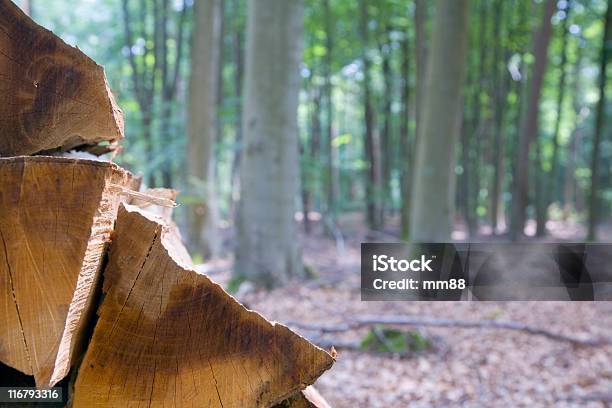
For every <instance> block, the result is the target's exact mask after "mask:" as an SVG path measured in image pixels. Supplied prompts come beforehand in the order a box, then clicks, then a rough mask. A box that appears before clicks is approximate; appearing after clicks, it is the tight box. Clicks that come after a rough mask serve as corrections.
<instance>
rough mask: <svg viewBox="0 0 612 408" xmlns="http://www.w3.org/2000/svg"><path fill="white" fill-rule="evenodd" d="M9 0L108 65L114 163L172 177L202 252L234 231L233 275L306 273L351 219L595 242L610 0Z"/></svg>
mask: <svg viewBox="0 0 612 408" xmlns="http://www.w3.org/2000/svg"><path fill="white" fill-rule="evenodd" d="M194 3H195V4H194ZM21 6H22V7H23V8H24V9H26V10H27V11H28V12H29V14H30V15H31V16H32V17H33V18H34V19H35V20H36V21H38V22H39V23H41V24H42V25H44V26H45V27H47V28H49V29H51V30H52V31H54V32H55V33H57V34H58V35H60V36H61V37H62V38H63V39H64V40H65V41H67V42H68V43H70V44H74V45H77V46H78V47H79V48H81V49H82V50H84V51H85V52H86V53H87V54H89V55H91V56H92V58H94V59H95V60H96V61H97V62H98V63H100V64H102V65H104V66H105V69H106V73H107V75H108V77H109V82H110V85H111V88H112V89H113V91H114V92H115V94H116V95H117V96H118V101H119V105H120V106H121V107H122V109H123V110H124V111H125V114H126V140H125V143H124V145H125V148H124V150H123V151H122V152H121V153H120V154H119V155H118V156H117V157H116V159H115V160H116V161H118V162H119V163H121V164H123V165H125V166H127V167H128V168H130V169H132V170H133V171H135V172H141V173H142V174H143V175H144V180H145V182H146V184H147V185H149V186H152V187H158V186H168V187H173V188H176V189H178V190H180V192H181V194H180V196H179V201H180V202H181V203H182V204H183V205H182V206H181V207H180V208H179V210H178V211H177V214H178V216H177V218H178V219H177V222H179V224H182V225H184V226H185V227H186V230H188V231H189V236H188V237H186V238H188V241H189V245H190V247H191V249H192V252H193V253H194V256H195V257H196V258H198V259H208V258H210V257H211V256H214V255H216V254H219V251H220V249H221V246H220V244H222V242H221V241H223V239H221V238H220V237H221V236H223V237H225V236H227V234H225V235H223V234H221V233H220V231H228V230H231V231H233V232H231V233H230V238H228V240H230V241H231V245H229V247H230V248H235V259H236V264H235V265H236V266H235V271H236V275H237V276H248V277H252V278H261V279H262V280H263V281H264V283H266V284H274V283H276V282H283V281H284V280H286V279H285V278H288V277H290V276H292V275H300V274H301V273H302V272H301V271H302V270H303V268H302V267H301V260H300V250H299V247H298V241H299V240H298V239H297V238H296V237H297V236H298V235H299V234H300V230H303V231H304V233H305V236H308V234H312V233H318V234H323V235H325V236H328V237H331V238H332V239H333V240H335V241H336V243H337V244H338V243H339V242H340V243H341V241H342V240H343V237H344V235H345V233H346V231H343V229H342V228H341V224H342V223H341V220H342V219H343V217H352V218H351V219H358V217H354V215H355V214H362V215H363V218H362V219H363V222H364V223H365V225H366V226H367V228H368V229H369V230H370V231H371V232H372V234H376V233H377V232H380V233H381V234H385V236H386V237H387V240H390V239H391V238H390V237H394V239H396V240H397V239H403V240H416V241H449V240H453V239H458V240H466V239H474V240H487V239H534V238H533V237H548V238H546V239H567V240H583V239H589V240H597V239H600V240H601V239H606V232H605V231H607V230H608V229H609V227H608V225H609V223H610V221H611V220H610V212H611V211H610V210H611V209H612V185H611V180H610V168H611V166H612V140H611V138H610V132H611V131H612V129H610V127H609V126H608V125H609V121H608V120H607V119H608V118H609V117H610V116H611V115H612V113H611V110H612V106H610V103H606V101H607V99H609V97H608V98H606V96H607V95H606V93H608V94H609V88H610V84H609V81H606V79H607V77H608V75H609V74H608V73H609V71H610V68H609V67H608V65H609V64H608V63H609V62H610V58H611V55H612V26H611V25H612V22H611V20H612V7H611V4H610V1H605V0H559V1H556V0H538V1H536V0H472V1H470V2H468V1H467V0H457V1H444V0H439V1H435V2H429V1H424V0H410V1H407V0H406V1H403V0H359V1H357V0H319V1H312V0H305V1H304V2H302V1H301V0H300V1H299V0H292V1H287V2H284V1H283V2H281V1H278V0H250V1H248V2H247V1H245V0H196V1H195V2H194V1H193V0H81V1H77V2H67V1H63V0H44V1H42V0H29V1H22V2H21ZM607 88H608V89H607ZM606 91H608V92H606ZM296 221H297V222H296ZM359 222H361V221H359ZM234 227H235V228H234ZM606 228H608V229H606ZM313 231H315V232H313ZM602 231H603V232H602ZM231 251H232V250H231V249H230V250H229V251H227V250H226V251H225V252H231ZM271 278H272V281H271V280H270V279H271Z"/></svg>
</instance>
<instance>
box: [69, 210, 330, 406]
mask: <svg viewBox="0 0 612 408" xmlns="http://www.w3.org/2000/svg"><path fill="white" fill-rule="evenodd" d="M171 230H172V227H169V226H167V225H164V223H163V220H162V219H161V218H159V217H156V216H155V215H152V214H150V213H147V212H146V211H144V210H142V209H139V208H137V207H135V206H130V205H123V204H122V205H121V207H120V209H119V215H118V218H117V224H116V228H115V232H114V233H113V242H112V244H111V247H110V252H109V259H108V264H107V266H106V269H105V271H104V284H103V293H104V300H103V302H102V304H101V306H100V309H99V312H98V314H99V319H98V322H97V324H96V327H95V329H94V333H93V336H92V339H91V342H90V343H89V345H88V348H87V352H86V354H85V357H84V359H83V362H82V364H81V366H80V368H79V371H78V374H77V380H76V383H75V389H74V399H73V407H75V408H82V407H87V408H90V407H124V406H134V407H136V406H143V407H144V406H164V407H220V408H221V407H223V408H250V407H269V406H272V405H274V404H277V403H279V402H281V401H283V400H284V399H286V398H288V397H289V396H290V395H293V394H295V393H296V392H298V391H299V390H301V389H303V388H305V387H306V386H307V385H308V384H312V383H313V382H314V381H315V379H316V378H317V377H318V376H319V375H320V374H321V373H323V372H324V371H325V370H327V369H328V368H330V367H331V365H332V363H333V359H332V357H331V356H330V355H329V354H328V353H327V352H325V351H324V350H322V349H320V348H318V347H316V346H314V345H312V344H311V343H309V342H308V341H307V340H305V339H304V338H302V337H300V336H298V335H296V334H295V333H293V332H292V331H291V330H289V329H288V328H287V327H285V326H283V325H280V324H275V323H270V322H269V321H267V320H266V319H264V318H263V317H262V316H261V315H259V314H257V313H255V312H253V311H249V310H247V309H245V308H244V307H243V306H242V305H241V304H240V303H238V302H237V301H236V300H235V299H234V298H232V297H231V296H229V295H228V294H227V293H226V292H225V291H224V290H223V289H222V288H221V287H220V286H219V285H217V284H216V283H214V282H212V281H211V280H210V279H209V278H208V277H206V276H205V275H201V274H199V273H197V272H195V271H194V269H193V265H192V264H191V261H190V259H189V256H188V255H187V252H186V251H185V248H184V246H183V245H182V244H181V243H180V241H179V239H178V234H176V233H173V232H172V231H171Z"/></svg>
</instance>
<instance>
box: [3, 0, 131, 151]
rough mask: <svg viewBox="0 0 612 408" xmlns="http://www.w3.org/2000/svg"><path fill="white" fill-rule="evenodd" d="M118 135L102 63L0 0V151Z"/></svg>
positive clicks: (119, 118)
mask: <svg viewBox="0 0 612 408" xmlns="http://www.w3.org/2000/svg"><path fill="white" fill-rule="evenodd" d="M122 138H123V113H122V112H121V110H120V109H119V108H118V106H117V104H116V103H115V100H114V98H113V95H112V94H111V92H110V90H109V88H108V84H107V82H106V77H105V75H104V69H103V68H102V67H101V66H99V65H98V64H96V63H95V62H94V61H93V60H91V59H90V58H89V57H87V56H86V55H85V54H83V53H82V52H81V51H80V50H79V49H77V48H75V47H71V46H69V45H68V44H66V43H64V42H63V41H62V40H61V39H60V38H59V37H57V36H56V35H55V34H53V33H52V32H51V31H49V30H46V29H45V28H43V27H41V26H39V25H38V24H36V23H35V22H34V21H32V20H31V19H30V18H29V17H28V16H26V15H25V14H24V13H23V12H22V11H21V10H20V9H19V8H18V7H17V6H16V5H15V4H13V3H12V2H11V1H10V0H0V156H18V155H31V154H35V153H38V152H42V151H49V150H54V149H61V150H70V149H72V148H75V147H77V146H80V145H92V144H94V145H95V144H96V143H98V142H101V141H109V142H114V141H117V140H119V139H122Z"/></svg>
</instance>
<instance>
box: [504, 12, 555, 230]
mask: <svg viewBox="0 0 612 408" xmlns="http://www.w3.org/2000/svg"><path fill="white" fill-rule="evenodd" d="M555 6H556V1H555V0H546V1H545V2H544V5H543V8H544V10H543V13H542V20H541V25H540V27H539V28H538V30H537V31H535V32H534V38H533V44H534V45H533V55H534V57H535V62H534V66H533V70H532V78H531V79H530V87H529V95H528V99H527V100H526V101H525V103H526V106H525V109H523V111H524V112H525V115H522V116H523V117H522V119H521V124H520V127H519V129H520V133H519V146H518V156H517V163H516V174H515V183H514V194H513V201H514V203H513V208H512V212H513V214H512V215H513V217H512V223H511V231H510V232H511V237H512V238H513V239H515V238H517V237H518V236H519V235H522V234H523V233H524V228H525V220H526V215H527V214H526V212H527V204H528V199H529V153H530V148H531V144H532V142H533V141H534V140H536V137H537V134H538V119H539V107H540V94H541V90H542V82H543V79H544V72H545V71H546V64H547V60H548V57H547V54H548V44H549V42H550V34H551V18H552V15H553V13H554V11H555Z"/></svg>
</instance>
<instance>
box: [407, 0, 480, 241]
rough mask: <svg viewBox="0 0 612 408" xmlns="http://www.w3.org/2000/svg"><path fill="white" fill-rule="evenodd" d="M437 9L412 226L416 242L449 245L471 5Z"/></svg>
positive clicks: (443, 4)
mask: <svg viewBox="0 0 612 408" xmlns="http://www.w3.org/2000/svg"><path fill="white" fill-rule="evenodd" d="M436 7H437V8H436V15H435V17H434V21H433V31H432V41H431V51H430V56H429V61H428V63H427V67H428V68H427V70H428V72H427V80H426V88H425V105H424V111H423V117H422V119H423V122H422V124H423V127H422V130H421V131H422V134H421V135H422V137H421V140H420V141H419V143H418V146H417V149H418V150H417V152H418V154H417V156H416V173H415V186H414V187H415V188H414V197H415V200H414V201H413V205H412V211H411V222H410V236H411V239H413V240H415V241H445V240H448V239H449V238H450V235H451V230H452V215H453V211H454V205H453V204H454V181H455V175H454V171H455V145H456V141H457V138H458V135H459V131H460V118H461V88H462V85H463V74H464V66H465V54H466V48H467V47H466V43H467V11H468V2H467V0H454V1H446V0H437V1H436ZM440 112H444V115H440Z"/></svg>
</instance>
